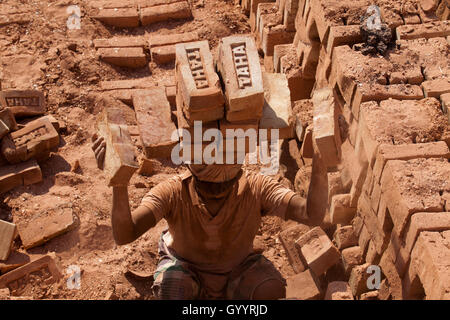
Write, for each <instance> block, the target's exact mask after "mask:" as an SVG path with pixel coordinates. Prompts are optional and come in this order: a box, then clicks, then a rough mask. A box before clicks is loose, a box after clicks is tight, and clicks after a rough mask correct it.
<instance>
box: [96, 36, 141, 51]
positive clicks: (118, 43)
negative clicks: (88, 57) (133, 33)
mask: <svg viewBox="0 0 450 320" xmlns="http://www.w3.org/2000/svg"><path fill="white" fill-rule="evenodd" d="M93 42H94V48H95V49H99V48H136V47H140V48H145V47H146V45H147V43H146V41H145V39H144V38H142V37H114V38H109V39H94V41H93Z"/></svg>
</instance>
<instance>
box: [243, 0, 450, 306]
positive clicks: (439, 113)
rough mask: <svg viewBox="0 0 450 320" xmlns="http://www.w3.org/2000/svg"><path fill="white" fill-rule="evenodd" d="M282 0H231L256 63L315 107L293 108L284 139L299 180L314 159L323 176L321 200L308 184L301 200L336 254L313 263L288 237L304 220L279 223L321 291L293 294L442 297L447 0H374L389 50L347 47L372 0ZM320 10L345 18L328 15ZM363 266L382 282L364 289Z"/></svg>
mask: <svg viewBox="0 0 450 320" xmlns="http://www.w3.org/2000/svg"><path fill="white" fill-rule="evenodd" d="M292 2H296V3H297V4H296V5H295V4H292V3H291V1H288V0H285V1H276V2H270V1H257V0H256V1H255V0H253V1H241V5H242V7H243V8H244V9H245V10H247V12H248V14H249V16H250V23H251V25H252V28H253V29H252V30H253V31H254V32H255V36H256V37H257V38H258V40H259V41H258V45H259V47H260V49H261V50H262V52H264V54H265V66H266V69H267V68H269V69H270V68H273V70H274V71H275V72H280V73H284V74H286V76H287V79H288V82H289V87H290V89H291V99H292V100H299V101H295V105H299V106H300V107H299V110H300V111H299V112H300V113H301V112H303V113H305V112H306V110H310V109H311V108H312V110H313V112H312V114H313V119H312V121H309V122H308V123H303V124H302V123H301V121H300V120H299V119H297V121H296V127H295V133H296V136H297V137H296V139H293V140H291V141H289V151H290V154H291V156H292V157H293V158H295V160H296V162H297V164H298V165H299V167H300V170H299V172H298V173H297V177H296V186H297V185H299V188H300V189H301V190H297V191H299V192H305V190H304V189H305V188H306V192H307V191H308V188H307V187H305V186H304V183H305V181H306V182H308V181H311V182H310V183H311V185H312V184H313V183H315V182H314V181H313V180H314V179H315V178H314V176H315V172H318V171H317V170H320V168H322V169H323V170H325V171H326V176H327V179H326V180H325V181H322V184H321V187H322V188H321V189H320V192H323V191H324V190H323V189H324V188H326V184H327V185H328V188H327V190H328V192H327V199H328V201H325V202H327V203H326V205H325V206H324V208H322V207H319V206H317V201H316V202H314V201H313V200H314V199H313V198H314V192H313V191H311V190H312V189H313V188H311V187H310V188H309V192H310V194H309V195H308V201H309V202H310V205H309V206H308V209H309V210H317V211H320V210H325V211H326V212H325V214H326V216H325V222H324V225H323V228H324V230H325V231H326V233H327V234H329V235H330V237H331V236H332V238H333V243H334V245H335V247H336V248H337V250H339V253H340V255H338V256H339V258H338V259H337V261H336V258H334V257H332V258H328V259H329V261H331V262H330V263H332V264H334V265H333V266H328V271H327V270H325V271H323V270H319V271H317V270H315V269H314V262H313V261H315V260H311V259H310V260H308V258H307V257H306V256H305V254H306V255H307V253H306V251H307V249H304V250H303V247H301V246H300V248H301V249H300V251H298V250H297V251H296V250H295V246H294V245H293V243H301V242H302V241H300V240H299V237H300V236H301V234H304V233H305V232H306V231H305V230H302V231H301V232H300V231H298V232H297V233H295V232H294V233H292V234H290V235H282V234H280V240H281V242H282V243H283V245H284V248H285V250H286V253H287V255H288V257H289V261H290V262H291V264H292V266H293V269H294V271H295V272H296V273H297V276H295V277H297V278H298V279H300V278H304V279H306V278H307V277H306V273H305V272H306V271H305V270H307V269H308V268H309V269H308V270H307V273H308V274H309V275H315V276H316V277H315V278H314V281H312V280H310V281H309V282H308V283H309V285H308V288H316V289H317V290H316V289H314V290H309V289H308V290H306V291H305V292H307V291H308V292H309V291H311V292H313V293H317V292H320V294H318V293H317V295H314V294H310V295H308V294H306V295H305V296H301V292H300V291H298V292H299V293H296V294H294V295H293V296H291V297H296V298H301V299H312V298H323V297H325V299H422V298H426V299H450V296H449V295H448V292H449V287H450V273H449V270H450V269H449V267H450V260H449V259H450V249H449V247H448V241H449V239H450V238H449V231H450V225H449V222H448V220H449V218H448V217H449V216H450V207H449V205H448V203H449V200H448V199H449V194H450V184H449V177H450V166H449V159H450V150H449V146H450V113H449V112H448V106H449V105H450V101H449V92H450V72H449V69H448V55H447V54H446V52H448V47H449V44H450V25H449V23H448V21H447V20H448V19H449V7H448V2H446V1H438V0H436V1H417V4H416V5H415V6H412V7H411V8H408V10H404V11H403V12H402V13H399V12H397V11H395V10H393V9H392V7H389V6H388V5H387V4H388V2H386V6H385V4H384V2H383V1H379V2H378V5H379V6H380V9H381V11H382V16H383V19H384V22H386V23H387V24H388V25H389V27H390V28H391V29H392V31H393V34H394V35H395V36H396V40H394V41H395V43H396V47H395V48H391V52H390V54H389V58H388V59H387V58H386V57H377V56H364V55H362V53H361V52H358V51H356V50H353V49H352V47H353V45H355V44H356V45H358V44H359V43H360V42H361V41H362V37H361V34H360V26H359V23H360V20H359V17H361V16H362V15H363V14H364V13H365V11H366V9H367V7H368V6H369V5H370V4H371V3H369V2H370V1H364V0H361V1H354V2H352V3H344V2H335V1H326V0H320V1H302V0H300V1H292ZM389 3H391V4H392V1H389ZM330 10H335V11H338V12H345V13H344V16H345V17H343V16H339V18H340V19H339V20H336V19H335V20H333V14H331V11H330ZM294 12H295V13H294ZM292 14H293V15H294V16H295V19H294V20H293V24H292ZM292 26H293V29H290V27H292ZM278 29H283V30H285V33H286V36H287V35H288V34H289V32H294V36H293V40H289V41H288V40H286V39H282V38H280V37H277V36H275V34H276V30H278ZM277 41H279V43H278V44H276V45H275V44H274V43H276V42H277ZM412 57H414V58H412ZM374 66H376V67H374ZM313 88H314V89H313ZM293 93H294V94H293ZM297 94H298V95H297ZM311 105H312V107H309V106H311ZM302 115H303V118H308V117H307V115H306V114H302ZM297 116H298V114H297ZM315 170H316V171H315ZM297 180H298V183H297ZM316 182H317V181H316ZM302 190H303V191H302ZM317 192H319V190H317ZM310 200H311V201H310ZM315 206H317V207H315ZM299 232H300V233H299ZM308 232H311V231H308ZM325 236H326V235H325ZM325 236H324V237H323V239H325ZM283 237H284V238H283ZM317 237H318V238H320V237H319V236H317ZM330 246H331V245H330ZM318 247H321V246H318ZM303 251H305V252H303ZM322 255H323V259H325V257H326V256H327V254H326V253H325V252H323V253H322ZM330 255H331V256H334V254H330ZM315 259H317V260H319V261H320V258H319V257H316V258H315ZM373 265H374V266H379V267H380V268H381V269H380V270H381V273H382V274H381V283H380V285H379V286H376V287H375V288H372V287H371V288H370V289H369V286H368V285H367V281H368V278H369V276H370V275H371V272H373V270H374V269H373V267H372V266H373ZM336 270H339V272H338V273H337V274H338V275H337V276H336ZM300 275H302V276H300ZM295 277H294V278H295ZM309 278H312V276H311V277H309ZM291 281H294V280H291ZM298 281H299V282H298V283H307V280H298ZM291 285H292V288H293V289H292V290H294V291H295V292H296V290H297V289H296V288H298V284H296V283H295V281H294V282H291ZM302 285H303V284H302ZM289 290H290V289H289V288H288V291H289ZM305 292H304V293H305ZM291 293H292V292H291Z"/></svg>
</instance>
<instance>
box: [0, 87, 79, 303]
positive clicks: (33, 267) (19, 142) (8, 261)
mask: <svg viewBox="0 0 450 320" xmlns="http://www.w3.org/2000/svg"><path fill="white" fill-rule="evenodd" d="M0 89H1V87H0ZM0 104H1V109H0V131H1V132H0V139H1V153H0V193H4V192H7V191H9V190H12V189H13V188H16V187H19V186H23V185H25V186H27V185H31V184H35V183H38V182H41V181H42V178H43V177H42V172H41V168H40V166H39V163H41V162H42V161H45V160H46V159H48V158H49V156H50V153H51V152H52V151H56V149H57V148H58V147H59V144H60V138H59V132H58V131H59V130H60V129H62V128H63V127H64V124H63V123H61V122H59V121H57V120H56V119H55V118H54V117H53V116H51V115H44V114H45V112H46V105H45V100H44V95H43V94H42V92H40V91H37V90H23V91H19V90H3V91H0ZM30 117H34V119H29V118H30ZM36 117H37V118H36ZM59 209H60V210H57V212H54V214H52V213H50V212H46V214H47V216H45V217H43V216H40V215H39V214H37V215H36V216H35V217H34V218H33V219H31V220H30V221H29V222H28V223H22V221H20V219H19V220H18V221H16V220H17V219H16V218H17V217H13V219H14V223H9V222H6V221H4V220H0V290H7V291H8V292H7V294H6V295H5V296H7V297H9V295H10V294H13V295H15V296H20V295H21V293H22V292H23V291H24V290H25V288H26V286H27V284H28V283H29V279H30V277H32V278H33V279H37V278H39V279H40V281H45V282H46V283H53V282H55V281H58V280H59V279H60V278H61V273H60V272H59V271H58V269H57V267H56V265H55V262H54V260H53V257H51V256H43V257H41V258H39V259H37V260H36V259H35V260H33V261H30V258H29V256H28V255H26V254H23V253H20V252H18V251H15V250H12V248H13V245H14V241H15V239H16V238H17V237H18V236H20V239H21V241H22V244H23V246H24V248H26V249H28V248H32V247H35V246H38V245H41V244H43V243H45V242H46V241H48V240H50V239H52V238H54V237H56V236H58V235H60V234H62V233H64V232H66V231H68V230H69V229H70V228H72V227H73V226H74V224H75V221H74V215H73V212H72V209H71V208H59ZM33 281H34V280H33ZM0 299H1V297H0Z"/></svg>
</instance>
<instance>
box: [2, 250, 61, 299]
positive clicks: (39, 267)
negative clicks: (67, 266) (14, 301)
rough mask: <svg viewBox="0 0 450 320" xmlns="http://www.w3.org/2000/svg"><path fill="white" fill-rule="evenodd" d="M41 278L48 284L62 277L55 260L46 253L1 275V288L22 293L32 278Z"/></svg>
mask: <svg viewBox="0 0 450 320" xmlns="http://www.w3.org/2000/svg"><path fill="white" fill-rule="evenodd" d="M31 277H33V279H39V281H42V282H44V281H45V283H46V284H52V283H54V282H57V281H59V280H60V279H61V278H62V274H61V272H60V271H59V270H58V267H57V266H56V263H55V261H54V260H53V258H52V257H51V256H50V255H45V256H43V257H41V258H39V259H37V260H34V261H32V262H30V263H27V264H26V265H24V266H21V267H19V268H17V269H14V270H12V271H10V272H8V273H6V274H5V275H2V276H1V277H0V288H8V289H9V290H10V291H11V294H12V295H15V296H17V295H20V294H21V293H22V292H23V291H24V290H25V288H26V287H27V284H29V283H30V278H31Z"/></svg>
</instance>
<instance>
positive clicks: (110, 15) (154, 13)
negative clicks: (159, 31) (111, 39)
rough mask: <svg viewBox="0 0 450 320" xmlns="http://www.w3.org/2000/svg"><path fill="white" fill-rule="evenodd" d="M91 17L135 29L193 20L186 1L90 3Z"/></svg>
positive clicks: (146, 0)
mask: <svg viewBox="0 0 450 320" xmlns="http://www.w3.org/2000/svg"><path fill="white" fill-rule="evenodd" d="M89 4H90V6H91V9H90V16H91V17H93V18H94V19H97V20H99V21H101V22H102V23H104V24H107V25H111V26H115V27H119V28H133V27H139V26H147V25H150V24H153V23H157V22H164V21H167V20H180V19H190V18H192V12H191V8H190V5H189V2H188V1H186V0H133V1H120V0H113V1H110V0H107V1H103V0H100V1H90V3H89Z"/></svg>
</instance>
